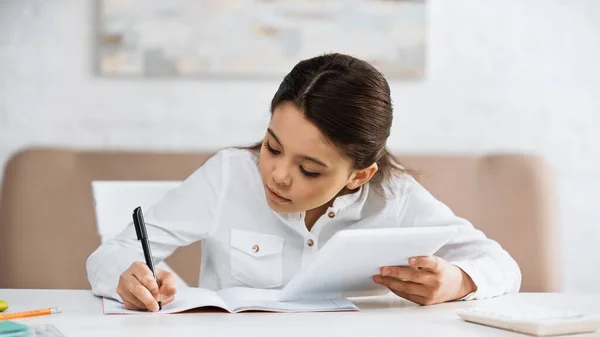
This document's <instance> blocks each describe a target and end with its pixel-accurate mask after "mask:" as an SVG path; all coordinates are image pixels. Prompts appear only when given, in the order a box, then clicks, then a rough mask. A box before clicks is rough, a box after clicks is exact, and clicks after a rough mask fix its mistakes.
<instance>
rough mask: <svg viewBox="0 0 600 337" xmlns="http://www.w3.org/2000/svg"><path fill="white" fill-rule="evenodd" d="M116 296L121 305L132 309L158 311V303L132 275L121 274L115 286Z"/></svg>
mask: <svg viewBox="0 0 600 337" xmlns="http://www.w3.org/2000/svg"><path fill="white" fill-rule="evenodd" d="M117 294H118V295H119V296H121V299H122V300H123V303H124V304H126V307H127V305H129V307H134V309H138V310H139V309H147V310H150V311H158V303H157V301H156V299H155V298H154V296H152V294H151V293H150V291H149V290H148V289H146V287H144V285H142V284H141V283H140V282H139V280H138V279H137V278H135V277H134V276H133V275H132V274H128V273H123V274H122V275H121V277H120V279H119V285H118V286H117Z"/></svg>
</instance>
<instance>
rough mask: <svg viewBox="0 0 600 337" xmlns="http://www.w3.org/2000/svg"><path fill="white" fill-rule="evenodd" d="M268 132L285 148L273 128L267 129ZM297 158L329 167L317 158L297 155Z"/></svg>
mask: <svg viewBox="0 0 600 337" xmlns="http://www.w3.org/2000/svg"><path fill="white" fill-rule="evenodd" d="M267 132H269V134H270V135H271V136H272V137H273V138H275V140H276V141H277V143H279V145H281V147H283V144H281V141H279V138H277V135H275V132H273V130H271V128H267ZM297 157H300V158H302V159H303V160H308V161H312V162H313V163H315V164H319V165H321V166H324V167H328V166H327V165H326V164H325V163H324V162H322V161H320V160H318V159H317V158H313V157H310V156H306V155H297Z"/></svg>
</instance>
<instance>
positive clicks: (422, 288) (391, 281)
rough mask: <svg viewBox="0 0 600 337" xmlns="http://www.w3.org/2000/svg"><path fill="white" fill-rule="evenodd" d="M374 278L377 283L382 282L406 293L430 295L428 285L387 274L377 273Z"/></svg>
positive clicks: (391, 288) (394, 289)
mask: <svg viewBox="0 0 600 337" xmlns="http://www.w3.org/2000/svg"><path fill="white" fill-rule="evenodd" d="M373 280H374V281H375V282H376V283H379V284H382V285H384V286H386V287H388V288H390V290H393V291H398V292H401V293H405V294H410V295H417V296H422V297H429V295H430V289H429V287H427V286H426V285H423V284H419V283H414V282H409V281H400V280H399V279H396V278H394V277H387V276H379V275H376V276H375V277H374V278H373Z"/></svg>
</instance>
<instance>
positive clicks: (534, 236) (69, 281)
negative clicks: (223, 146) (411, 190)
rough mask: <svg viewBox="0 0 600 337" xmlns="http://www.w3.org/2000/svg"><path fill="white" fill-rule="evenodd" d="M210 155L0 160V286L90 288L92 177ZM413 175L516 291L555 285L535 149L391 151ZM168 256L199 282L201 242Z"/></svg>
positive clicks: (157, 174)
mask: <svg viewBox="0 0 600 337" xmlns="http://www.w3.org/2000/svg"><path fill="white" fill-rule="evenodd" d="M210 155H211V153H157V152H107V151H76V150H68V149H43V148H37V149H27V150H24V151H22V152H19V153H17V154H16V155H14V156H13V157H12V158H11V159H10V160H9V161H8V163H7V165H6V167H5V172H4V181H3V183H2V194H1V196H0V288H62V289H67V288H70V289H88V288H89V284H88V281H87V276H86V271H85V261H86V259H87V257H88V256H89V255H90V254H91V253H92V252H93V251H94V249H96V247H97V246H98V245H99V243H100V239H99V237H98V235H97V229H96V228H97V227H96V223H95V221H96V220H95V215H94V205H93V197H92V190H91V181H93V180H183V179H185V178H186V177H187V176H188V175H189V174H191V173H192V172H193V171H194V170H195V169H196V168H197V167H198V166H200V165H202V163H204V161H205V160H206V159H207V158H208V157H209V156H210ZM398 157H399V159H400V161H401V162H402V163H403V164H404V165H405V166H406V167H408V168H411V169H414V170H417V171H419V172H420V177H419V180H420V181H421V182H422V184H423V185H424V186H425V187H427V188H428V189H429V190H430V191H431V192H432V193H433V194H434V195H435V196H437V197H438V198H439V199H440V200H442V201H443V202H445V203H446V204H448V205H449V206H450V207H451V208H452V209H453V210H454V211H455V213H457V214H458V215H459V216H463V217H465V218H467V219H469V220H471V221H472V222H473V224H474V225H475V226H476V227H477V228H479V229H481V230H483V231H484V232H485V233H486V234H487V235H488V236H489V237H491V238H493V239H495V240H497V241H498V242H499V243H500V244H502V245H503V246H504V247H505V248H506V249H507V250H508V251H509V252H510V253H511V254H512V255H513V257H514V258H515V259H516V260H517V262H518V263H519V265H520V267H521V271H522V274H523V283H522V287H521V290H522V291H559V290H561V288H560V286H561V285H560V279H561V278H560V269H559V266H558V264H557V262H556V261H558V259H557V257H558V251H557V249H558V245H557V242H556V240H557V238H556V235H557V225H556V214H555V209H556V205H555V200H554V198H555V194H554V190H553V177H552V175H551V173H550V172H549V170H548V168H547V166H546V165H545V163H544V162H543V161H542V160H540V159H539V158H537V157H535V156H525V155H497V156H494V155H489V156H434V155H422V156H419V155H410V156H405V155H402V154H398ZM167 263H168V264H169V265H170V266H171V267H172V268H173V269H174V270H175V271H176V272H177V273H178V274H179V275H180V276H181V277H182V278H183V279H184V280H185V281H186V282H188V284H198V272H199V265H200V245H199V243H196V244H193V245H190V246H188V247H183V248H180V249H178V250H177V251H176V252H175V253H174V254H173V255H172V256H171V257H169V258H168V259H167Z"/></svg>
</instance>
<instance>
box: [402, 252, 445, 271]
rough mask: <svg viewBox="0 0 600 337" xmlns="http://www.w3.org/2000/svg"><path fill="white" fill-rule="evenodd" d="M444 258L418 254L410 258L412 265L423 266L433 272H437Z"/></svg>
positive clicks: (409, 262)
mask: <svg viewBox="0 0 600 337" xmlns="http://www.w3.org/2000/svg"><path fill="white" fill-rule="evenodd" d="M442 261H443V260H442V259H441V258H439V257H437V256H435V255H434V256H417V257H411V258H410V259H408V264H409V265H410V266H411V267H416V268H423V269H426V270H429V271H432V272H437V271H438V270H439V269H440V267H441V264H442Z"/></svg>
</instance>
